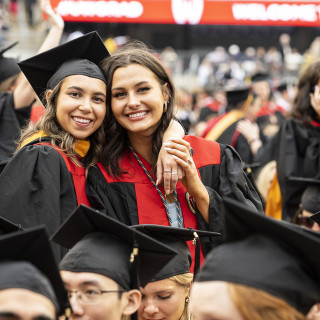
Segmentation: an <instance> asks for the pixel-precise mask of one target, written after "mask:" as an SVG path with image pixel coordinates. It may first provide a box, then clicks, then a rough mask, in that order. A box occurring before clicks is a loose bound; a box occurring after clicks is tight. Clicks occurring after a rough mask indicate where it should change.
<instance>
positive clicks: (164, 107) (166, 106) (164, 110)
mask: <svg viewBox="0 0 320 320" xmlns="http://www.w3.org/2000/svg"><path fill="white" fill-rule="evenodd" d="M167 108H168V101H166V102H165V103H164V104H163V112H166V111H167Z"/></svg>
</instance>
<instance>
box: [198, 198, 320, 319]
mask: <svg viewBox="0 0 320 320" xmlns="http://www.w3.org/2000/svg"><path fill="white" fill-rule="evenodd" d="M223 200H224V208H225V209H224V220H225V222H224V223H225V224H224V231H225V233H224V236H225V243H224V244H222V245H220V246H219V247H217V248H216V249H213V250H212V251H211V252H210V253H209V255H207V257H206V261H205V263H204V265H203V268H202V270H201V271H200V272H199V274H198V277H197V279H196V281H227V282H232V283H238V284H243V285H247V286H250V287H254V288H257V289H261V290H263V291H266V292H268V293H270V294H271V295H274V296H277V297H279V298H280V299H283V300H284V301H286V302H287V303H289V304H290V305H292V306H293V307H295V308H296V309H297V310H299V311H300V312H302V313H304V314H306V313H308V311H309V310H310V308H311V307H312V306H313V305H314V304H315V303H317V302H319V301H320V285H319V284H320V255H319V252H320V235H319V234H318V233H317V232H313V231H310V230H308V229H306V228H302V227H300V226H297V225H295V224H293V223H290V222H286V221H279V220H276V219H273V218H269V217H266V216H263V215H259V214H257V213H256V211H254V210H253V209H252V210H250V209H249V208H248V206H245V205H244V204H243V203H240V202H237V201H235V200H233V199H229V198H227V199H223Z"/></svg>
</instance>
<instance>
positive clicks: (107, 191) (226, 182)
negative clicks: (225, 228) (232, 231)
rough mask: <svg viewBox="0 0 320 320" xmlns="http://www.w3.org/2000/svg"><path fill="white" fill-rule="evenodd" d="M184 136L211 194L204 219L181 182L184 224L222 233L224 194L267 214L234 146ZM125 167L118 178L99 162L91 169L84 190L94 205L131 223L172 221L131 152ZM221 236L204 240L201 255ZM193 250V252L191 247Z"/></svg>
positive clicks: (146, 165) (128, 223)
mask: <svg viewBox="0 0 320 320" xmlns="http://www.w3.org/2000/svg"><path fill="white" fill-rule="evenodd" d="M185 140H187V141H188V142H189V143H190V144H191V146H192V148H193V150H194V155H193V160H194V163H195V165H196V167H197V169H198V172H199V174H200V177H201V180H202V182H203V184H204V185H205V186H206V189H207V191H208V193H209V197H210V205H209V223H206V222H205V221H204V219H203V218H202V216H201V214H200V212H199V211H198V209H197V207H196V205H194V203H192V200H191V201H190V199H189V198H188V194H187V190H186V188H185V187H184V186H183V185H182V183H181V182H179V183H178V184H177V194H178V198H179V202H180V205H181V209H182V214H183V220H184V227H185V228H187V227H192V228H195V229H200V230H209V231H216V232H221V233H222V225H223V208H222V197H224V196H227V197H232V198H234V199H237V200H239V201H241V202H242V203H244V204H246V205H247V206H248V207H250V208H255V209H256V211H257V213H259V214H263V209H262V204H261V201H260V198H259V196H258V194H257V192H256V190H255V189H254V188H253V186H252V184H251V183H250V181H249V180H248V178H247V177H246V175H245V174H244V172H243V168H242V162H241V159H240V157H239V155H238V153H237V152H236V151H235V150H234V149H233V148H232V147H230V146H228V145H222V144H221V145H220V144H218V143H217V142H214V141H209V140H205V139H202V138H198V137H194V136H185ZM139 158H140V160H141V161H142V162H143V164H144V165H145V167H146V169H147V170H148V171H149V173H150V174H151V175H152V168H151V166H150V164H149V163H148V162H147V161H145V160H144V159H143V158H142V157H141V156H140V157H139ZM121 166H122V168H123V169H125V170H127V171H128V174H124V175H123V176H121V177H120V178H119V179H116V178H113V177H112V176H110V175H109V174H108V173H107V171H106V170H105V168H104V167H103V166H102V165H101V164H99V166H98V167H93V168H90V169H89V173H88V176H87V182H86V192H87V197H88V200H89V202H90V204H91V206H92V207H93V208H95V209H97V210H100V211H102V212H103V213H105V214H107V215H109V216H111V217H113V218H115V219H117V220H119V221H121V222H123V223H125V224H127V225H135V224H146V223H147V224H148V223H149V224H159V225H169V223H168V219H167V216H166V212H165V209H164V206H163V203H162V201H161V198H160V196H159V194H158V193H157V191H156V189H155V188H154V187H153V185H152V183H151V182H150V180H149V178H148V177H147V175H146V173H145V172H144V171H143V170H142V168H141V167H140V165H139V163H138V162H137V160H136V159H135V158H134V156H133V155H132V153H131V152H130V151H129V150H128V151H127V152H126V153H125V155H124V158H123V159H122V162H121ZM159 189H160V190H161V192H162V193H163V187H162V186H159ZM193 209H195V212H194V213H193ZM221 240H222V239H221V237H217V238H215V237H214V238H213V239H205V238H202V239H201V247H202V253H203V254H204V255H206V254H207V252H209V251H210V250H211V249H212V247H214V246H215V245H217V244H219V243H220V242H221ZM189 248H191V247H190V246H189ZM190 251H191V254H193V252H192V248H191V250H190ZM193 251H194V249H193Z"/></svg>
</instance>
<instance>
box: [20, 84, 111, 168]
mask: <svg viewBox="0 0 320 320" xmlns="http://www.w3.org/2000/svg"><path fill="white" fill-rule="evenodd" d="M62 81H63V80H61V81H60V82H59V83H58V84H57V85H56V87H55V88H54V89H53V90H52V93H51V95H50V96H49V98H48V101H47V105H46V113H45V114H44V116H43V117H42V118H41V119H40V120H39V121H38V122H37V123H35V124H33V123H32V122H29V125H28V127H27V128H26V129H25V130H23V131H22V133H21V138H20V141H19V142H18V149H17V150H19V149H21V148H22V147H23V146H24V144H25V142H26V141H27V140H28V139H29V138H30V137H31V136H32V135H33V134H35V133H36V132H38V131H43V132H44V133H45V134H46V135H47V136H48V137H50V138H51V141H50V143H51V144H52V145H53V146H57V145H59V148H60V149H61V150H62V151H63V152H65V153H66V155H67V156H68V157H69V158H70V159H71V161H72V162H73V163H75V164H76V165H77V166H80V163H79V161H78V159H77V155H76V152H75V150H74V149H75V145H76V143H77V142H78V141H77V139H76V138H75V137H74V136H73V135H72V134H70V133H69V132H66V131H65V130H64V129H63V128H62V127H61V126H60V124H59V122H58V119H57V116H56V111H57V110H56V109H57V100H58V96H59V93H60V89H61V84H62ZM104 141H105V133H104V129H103V124H102V125H101V126H100V128H99V129H98V130H97V131H96V132H94V133H93V134H92V135H91V136H90V149H89V151H88V153H87V155H86V167H87V168H89V167H91V166H94V165H95V164H97V163H98V162H99V160H100V155H101V153H102V148H103V144H104Z"/></svg>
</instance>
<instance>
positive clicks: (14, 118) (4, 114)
mask: <svg viewBox="0 0 320 320" xmlns="http://www.w3.org/2000/svg"><path fill="white" fill-rule="evenodd" d="M40 8H41V11H42V12H43V13H44V14H45V15H46V16H47V17H48V22H49V24H50V30H49V33H48V35H47V36H46V38H45V40H44V41H43V43H42V45H41V47H40V49H39V51H38V53H41V52H44V51H46V50H49V49H51V48H53V47H55V46H57V45H59V43H60V40H61V36H62V33H63V29H64V22H63V20H62V18H61V16H60V15H59V14H58V13H56V12H55V11H53V9H52V7H51V4H50V0H41V1H40ZM8 49H10V47H8V48H5V49H4V50H2V51H1V57H0V85H1V92H0V173H1V171H2V170H3V168H4V166H5V165H6V163H7V162H8V160H9V159H10V158H11V157H12V155H13V153H14V151H15V150H16V140H18V139H19V135H20V130H21V128H22V127H23V126H24V125H26V123H27V122H28V120H29V119H30V116H31V107H32V104H33V102H34V100H35V98H36V94H35V92H34V90H33V88H32V86H31V85H30V83H29V81H28V80H27V79H26V77H25V76H24V75H23V73H21V72H20V69H19V67H18V65H17V62H16V61H15V60H14V59H12V58H5V57H3V56H2V54H3V53H4V52H5V51H6V50H8Z"/></svg>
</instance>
